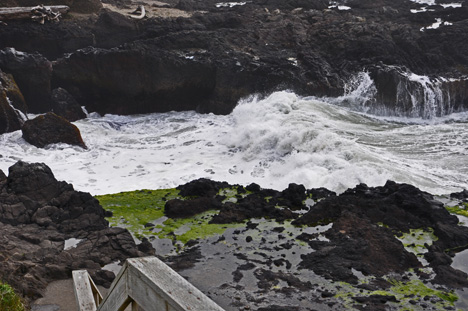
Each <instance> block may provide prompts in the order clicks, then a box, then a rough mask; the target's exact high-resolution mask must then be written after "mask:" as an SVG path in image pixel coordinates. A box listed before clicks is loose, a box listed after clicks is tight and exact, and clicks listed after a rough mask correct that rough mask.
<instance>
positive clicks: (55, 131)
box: [21, 112, 87, 149]
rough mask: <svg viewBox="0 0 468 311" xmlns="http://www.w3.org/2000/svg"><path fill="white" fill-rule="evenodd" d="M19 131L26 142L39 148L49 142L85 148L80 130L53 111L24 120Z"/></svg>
mask: <svg viewBox="0 0 468 311" xmlns="http://www.w3.org/2000/svg"><path fill="white" fill-rule="evenodd" d="M21 131H22V132H23V138H24V139H25V140H26V141H27V142H28V143H30V144H32V145H34V146H36V147H39V148H44V147H46V146H47V145H50V144H57V143H65V144H69V145H74V146H79V147H81V148H84V149H87V147H86V145H85V143H84V142H83V139H82V138H81V134H80V130H79V129H78V128H77V127H76V126H75V125H74V124H71V123H70V122H69V121H67V120H66V119H65V118H63V117H60V116H58V115H56V114H55V113H53V112H49V113H46V114H44V115H40V116H38V117H36V118H34V119H32V120H28V121H26V122H25V123H24V125H23V127H22V129H21Z"/></svg>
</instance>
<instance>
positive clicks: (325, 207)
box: [0, 162, 468, 310]
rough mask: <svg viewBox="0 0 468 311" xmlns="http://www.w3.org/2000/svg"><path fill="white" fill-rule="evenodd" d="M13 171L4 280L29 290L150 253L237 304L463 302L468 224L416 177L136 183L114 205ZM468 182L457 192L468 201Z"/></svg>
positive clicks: (4, 214)
mask: <svg viewBox="0 0 468 311" xmlns="http://www.w3.org/2000/svg"><path fill="white" fill-rule="evenodd" d="M1 176H2V177H1V179H0V189H1V190H0V226H1V230H2V237H1V240H2V241H1V243H0V248H1V249H0V256H1V258H2V260H1V261H0V264H1V271H2V275H1V278H2V280H4V281H6V282H8V283H9V284H11V285H12V286H13V287H14V288H15V289H16V290H17V291H18V292H19V293H20V294H21V295H23V296H24V297H25V298H26V299H27V300H28V301H33V300H34V299H37V298H39V297H41V296H42V295H43V294H44V291H45V289H46V286H47V285H48V284H49V283H50V282H52V281H56V280H63V279H68V278H70V276H71V271H72V270H77V269H86V270H88V271H89V272H90V274H91V275H92V277H93V279H94V280H95V282H96V283H97V284H100V285H103V286H109V285H110V282H112V280H113V278H114V273H113V272H111V271H110V270H109V269H108V268H106V266H107V265H109V264H112V263H116V262H120V263H123V262H124V261H125V259H126V258H130V257H138V256H148V255H156V256H158V257H160V258H161V259H162V260H164V261H165V262H166V263H168V264H169V265H170V266H171V267H172V268H174V269H175V270H176V271H178V272H179V273H181V274H182V275H183V276H184V277H186V278H187V279H188V280H189V281H190V282H192V283H193V284H194V285H195V286H197V287H199V288H200V289H201V290H202V291H204V292H205V294H207V295H209V296H210V297H211V298H212V299H214V300H215V301H216V302H217V303H218V304H220V305H221V306H222V307H223V308H225V309H226V310H313V309H317V308H318V309H320V310H325V309H326V310H344V309H349V308H351V309H353V308H355V309H359V310H387V309H388V310H392V309H397V308H400V307H408V306H413V307H415V308H417V309H418V308H423V309H430V310H455V306H456V302H457V300H460V299H461V298H462V297H461V296H460V294H459V293H461V292H459V291H460V290H462V289H463V288H466V287H467V286H468V276H467V274H466V273H465V272H462V271H460V270H456V269H454V268H453V267H452V266H451V264H452V258H453V256H454V255H455V254H456V253H458V252H461V251H463V250H465V249H466V248H467V247H468V227H466V226H465V225H461V223H460V221H459V219H458V218H457V217H456V216H454V215H452V214H451V213H449V212H448V211H447V209H446V208H445V207H444V204H442V203H440V202H439V201H438V200H436V198H435V197H433V196H432V195H430V194H429V193H426V192H422V191H420V190H418V189H417V188H415V187H413V186H410V185H406V184H396V183H394V182H390V181H389V182H387V184H386V185H384V186H382V187H375V188H371V187H367V186H366V185H363V184H361V185H358V186H357V187H356V188H354V189H349V190H348V191H346V192H344V193H342V194H340V195H336V194H335V193H333V192H331V191H328V190H326V189H323V188H321V189H309V190H306V189H305V188H304V187H303V186H302V185H296V184H291V185H290V186H289V187H288V188H287V189H285V190H283V191H275V190H269V189H261V188H260V187H259V186H258V185H256V184H251V185H250V186H247V187H241V186H237V185H229V184H227V183H225V182H215V181H211V180H207V179H199V180H194V181H192V182H190V183H188V184H185V185H181V186H179V187H178V188H177V189H174V190H158V191H156V192H150V191H141V192H137V193H135V194H132V195H131V196H130V197H131V200H130V201H129V202H130V203H128V204H127V203H125V202H126V201H123V198H124V196H125V193H121V194H117V197H118V198H117V199H115V198H116V197H114V199H115V200H114V201H112V202H113V203H109V201H108V200H106V199H105V197H106V196H102V197H99V199H100V200H101V202H102V203H103V204H104V206H105V208H106V210H105V209H103V208H102V207H101V205H100V204H99V202H98V201H97V200H96V199H95V198H93V197H92V196H91V195H89V194H87V193H82V192H78V191H75V190H74V189H73V186H72V185H70V184H67V183H65V182H59V181H57V180H56V179H55V178H54V176H53V173H52V172H51V171H50V169H49V168H48V167H47V166H46V165H44V164H39V163H36V164H28V163H24V162H18V163H16V164H15V165H13V166H12V167H11V168H10V169H9V174H8V177H7V176H5V174H2V175H1ZM466 194H467V192H466V191H464V192H461V193H455V194H452V196H451V197H452V200H453V202H466V201H467V199H468V197H467V195H466ZM139 195H140V196H145V197H146V198H147V199H148V200H149V201H145V202H143V201H142V202H140V200H141V198H140V197H139ZM119 198H120V199H119ZM459 200H460V201H459ZM118 202H121V203H120V204H119V203H118ZM121 204H124V205H123V206H124V208H123V209H122V208H121V207H119V206H122V205H121ZM134 205H138V207H135V206H134ZM460 206H463V203H460ZM113 208H120V209H121V210H123V211H125V210H126V209H128V212H126V213H124V214H120V213H119V212H117V211H116V212H115V213H113V212H112V211H113ZM465 208H466V207H462V208H461V210H462V211H465ZM152 212H153V213H155V212H157V213H160V214H153V215H154V216H151V215H150V216H148V213H152ZM465 213H466V211H465ZM462 214H463V212H462ZM157 215H159V216H157ZM161 215H165V216H161ZM145 217H149V218H145ZM108 220H110V221H111V223H113V222H115V221H119V222H121V223H122V225H123V226H124V227H127V228H128V230H130V231H131V232H132V233H130V232H129V231H128V230H127V229H122V228H119V227H114V226H111V227H109V222H108ZM178 222H180V225H178V224H177V223H178ZM133 223H136V224H137V226H133ZM213 228H217V229H216V230H213ZM192 231H193V232H192ZM188 234H191V235H188ZM132 235H133V237H132ZM184 235H187V236H191V238H183V236H184ZM134 238H135V239H136V241H138V242H137V244H136V243H135V239H134ZM463 301H464V299H461V302H463Z"/></svg>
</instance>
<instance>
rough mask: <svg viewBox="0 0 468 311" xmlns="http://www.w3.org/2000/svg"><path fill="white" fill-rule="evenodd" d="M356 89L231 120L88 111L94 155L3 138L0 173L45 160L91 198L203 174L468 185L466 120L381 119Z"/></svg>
mask: <svg viewBox="0 0 468 311" xmlns="http://www.w3.org/2000/svg"><path fill="white" fill-rule="evenodd" d="M366 83H367V82H366ZM359 87H360V88H363V86H362V85H360V86H359ZM359 87H358V88H354V91H352V92H348V93H347V94H348V95H346V96H343V97H341V98H333V99H330V98H326V99H320V98H313V97H299V96H297V95H296V94H294V93H292V92H288V91H282V92H276V93H273V94H270V95H269V96H267V97H263V98H260V97H258V96H252V97H250V98H246V99H243V100H241V101H240V102H239V104H238V106H237V107H236V108H235V109H234V111H233V112H232V113H231V114H229V115H226V116H219V115H213V114H198V113H196V112H193V111H187V112H169V113H155V114H146V115H134V116H119V115H105V116H99V115H96V114H90V115H89V117H88V118H87V119H84V120H81V121H78V122H75V124H76V125H77V126H78V128H79V129H80V131H81V134H82V137H83V139H84V141H85V143H86V144H87V146H88V149H87V150H84V149H81V148H79V147H72V146H68V145H64V144H57V145H51V146H49V147H48V148H46V149H40V148H36V147H34V146H32V145H29V144H28V143H26V142H25V141H24V140H23V139H22V137H21V131H17V132H13V133H9V134H4V135H2V136H0V146H2V147H1V149H0V169H1V170H3V171H4V172H5V173H7V172H8V168H9V167H10V166H11V165H13V164H14V163H15V162H16V161H18V160H23V161H27V162H43V163H46V164H47V165H48V166H50V167H51V169H52V171H53V172H54V174H55V176H56V178H57V179H59V180H65V181H67V182H69V183H71V184H73V185H74V187H75V189H77V190H80V191H86V192H90V193H91V194H93V195H96V194H107V193H116V192H120V191H129V190H136V189H160V188H172V187H175V186H177V185H180V184H183V183H186V182H188V181H190V180H193V179H196V178H201V177H205V178H211V179H213V180H219V181H227V182H229V183H236V184H242V185H247V184H250V183H252V182H255V183H258V184H259V185H260V186H262V187H264V188H274V189H278V190H282V189H284V188H286V187H287V186H288V184H289V183H299V184H304V185H305V186H306V187H307V188H315V187H326V188H328V189H331V190H334V191H337V192H342V191H344V190H346V189H347V188H349V187H354V186H355V185H357V184H359V183H366V184H368V185H369V186H379V185H383V184H384V183H385V182H386V181H387V180H394V181H397V182H403V183H409V184H412V185H415V186H417V187H419V188H421V189H423V190H425V191H428V192H431V193H433V194H446V193H450V192H454V191H461V190H462V189H465V188H468V178H467V176H468V161H467V159H468V113H463V112H461V113H453V114H449V115H445V116H443V117H435V118H431V119H422V118H417V117H415V118H403V117H395V116H374V115H370V114H366V113H365V112H363V111H365V109H356V105H352V104H351V105H350V104H349V103H353V102H354V103H357V102H359V100H358V99H357V97H356V90H357V89H359ZM369 87H370V86H367V89H366V90H364V91H363V90H361V91H359V94H361V95H360V96H361V97H362V96H367V95H366V94H368V93H369V92H368V89H369ZM358 97H359V96H358ZM357 106H359V105H357ZM356 110H359V111H356ZM30 117H32V116H30Z"/></svg>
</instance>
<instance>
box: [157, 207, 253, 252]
mask: <svg viewBox="0 0 468 311" xmlns="http://www.w3.org/2000/svg"><path fill="white" fill-rule="evenodd" d="M216 213H217V212H216V211H207V212H204V213H202V214H198V215H195V216H193V217H190V218H179V219H172V218H169V219H167V220H166V221H164V222H163V223H162V224H161V225H158V226H156V228H158V229H161V231H160V232H158V233H156V234H155V235H156V236H157V237H159V238H161V239H163V238H172V239H173V240H175V241H180V242H181V243H182V244H185V243H187V242H188V241H190V240H195V239H197V238H198V239H203V238H206V237H209V236H213V235H216V234H223V233H224V231H226V229H227V228H236V227H239V226H244V224H210V223H209V221H210V220H211V218H212V217H213V216H214V215H215V214H216Z"/></svg>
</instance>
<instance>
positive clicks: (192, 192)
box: [177, 178, 230, 197]
mask: <svg viewBox="0 0 468 311" xmlns="http://www.w3.org/2000/svg"><path fill="white" fill-rule="evenodd" d="M228 187H230V186H229V184H228V183H227V182H219V181H213V180H210V179H206V178H200V179H197V180H192V181H190V182H188V183H186V184H184V185H180V186H178V187H177V190H179V191H180V192H179V193H180V195H181V196H184V197H191V196H197V197H214V196H216V194H217V193H218V192H219V190H221V189H222V188H228Z"/></svg>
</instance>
